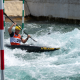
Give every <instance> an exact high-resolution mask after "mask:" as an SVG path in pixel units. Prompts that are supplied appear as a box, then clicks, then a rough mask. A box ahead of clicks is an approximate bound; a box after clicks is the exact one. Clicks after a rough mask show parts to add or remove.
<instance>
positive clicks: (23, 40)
mask: <svg viewBox="0 0 80 80" xmlns="http://www.w3.org/2000/svg"><path fill="white" fill-rule="evenodd" d="M29 38H30V35H28V36H27V38H26V39H21V41H22V42H23V43H25V42H26V41H27V40H28V39H29Z"/></svg>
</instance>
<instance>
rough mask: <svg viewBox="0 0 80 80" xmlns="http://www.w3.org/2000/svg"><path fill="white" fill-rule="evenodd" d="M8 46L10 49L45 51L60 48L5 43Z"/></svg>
mask: <svg viewBox="0 0 80 80" xmlns="http://www.w3.org/2000/svg"><path fill="white" fill-rule="evenodd" d="M5 46H6V47H8V48H11V49H15V48H17V49H22V50H26V51H28V52H45V51H55V50H59V49H60V48H50V47H40V46H33V45H9V44H6V45H5Z"/></svg>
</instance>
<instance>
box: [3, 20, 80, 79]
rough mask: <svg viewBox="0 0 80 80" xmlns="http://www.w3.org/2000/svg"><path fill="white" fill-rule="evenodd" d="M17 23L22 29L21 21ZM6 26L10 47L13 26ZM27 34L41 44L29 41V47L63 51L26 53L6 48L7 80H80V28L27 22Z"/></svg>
mask: <svg viewBox="0 0 80 80" xmlns="http://www.w3.org/2000/svg"><path fill="white" fill-rule="evenodd" d="M17 23H18V24H19V25H21V21H20V22H17ZM5 25H6V26H5V28H6V31H5V34H4V45H5V44H10V37H9V34H8V28H9V27H10V26H11V25H12V23H11V22H6V23H5ZM14 30H15V26H14V27H13V31H14ZM24 30H25V31H26V32H27V33H28V34H29V35H31V37H32V38H34V39H35V40H37V42H34V41H33V40H32V39H29V40H28V41H27V42H26V43H25V44H30V45H35V46H47V47H53V48H54V47H60V49H59V50H57V51H52V52H26V51H25V50H21V49H17V48H16V49H9V48H7V47H5V46H4V52H5V56H4V57H5V70H4V74H5V80H80V25H72V24H61V23H54V22H48V21H39V22H36V21H35V22H25V24H24ZM20 33H21V32H20ZM26 37H27V35H25V34H23V38H24V39H25V38H26ZM21 44H22V43H21Z"/></svg>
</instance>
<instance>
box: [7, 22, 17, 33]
mask: <svg viewBox="0 0 80 80" xmlns="http://www.w3.org/2000/svg"><path fill="white" fill-rule="evenodd" d="M14 25H16V23H13V24H12V25H11V27H10V28H9V29H8V32H9V34H11V33H12V28H13V26H14Z"/></svg>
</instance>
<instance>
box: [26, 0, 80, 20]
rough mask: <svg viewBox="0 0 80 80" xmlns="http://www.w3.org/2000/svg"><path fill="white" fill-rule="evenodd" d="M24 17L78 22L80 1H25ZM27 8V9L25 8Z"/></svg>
mask: <svg viewBox="0 0 80 80" xmlns="http://www.w3.org/2000/svg"><path fill="white" fill-rule="evenodd" d="M26 1H27V4H26V3H25V10H26V12H25V15H29V14H31V15H33V16H37V17H39V16H49V17H57V18H66V19H79V20H80V0H26ZM27 6H28V7H29V9H28V8H27Z"/></svg>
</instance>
